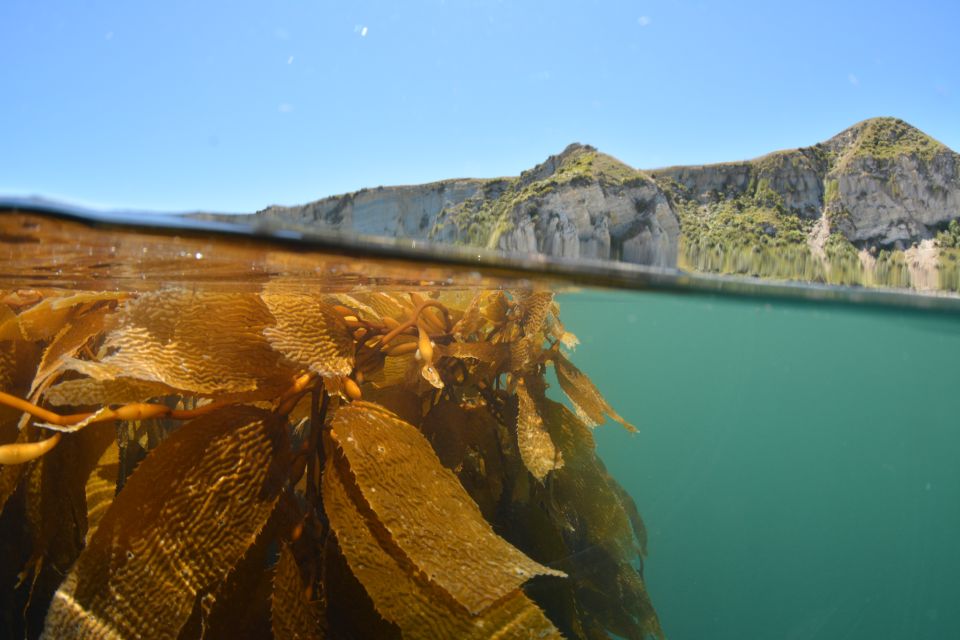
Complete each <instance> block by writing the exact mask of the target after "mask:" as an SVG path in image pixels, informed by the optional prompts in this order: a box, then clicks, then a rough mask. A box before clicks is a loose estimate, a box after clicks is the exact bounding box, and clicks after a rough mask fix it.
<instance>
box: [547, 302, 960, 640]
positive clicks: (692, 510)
mask: <svg viewBox="0 0 960 640" xmlns="http://www.w3.org/2000/svg"><path fill="white" fill-rule="evenodd" d="M559 302H560V308H561V310H562V317H563V319H564V322H565V323H566V325H567V327H568V328H569V329H570V330H571V331H573V332H574V333H576V334H577V336H578V337H579V338H580V340H581V343H582V345H581V347H580V348H579V349H578V350H577V351H576V352H575V356H574V361H575V362H576V364H577V365H578V366H579V367H581V368H582V369H583V371H584V372H585V373H587V374H588V375H589V376H590V377H591V378H592V379H593V381H594V382H595V383H596V384H597V387H598V388H600V389H601V390H602V391H603V393H604V394H605V396H606V397H607V399H608V400H609V401H610V403H611V404H612V405H613V406H614V407H615V408H616V409H617V410H618V411H619V412H620V413H621V414H622V415H624V416H625V417H626V418H627V419H629V420H631V421H633V422H634V424H636V425H637V426H638V428H639V433H637V434H628V433H626V432H625V431H623V430H622V429H621V428H620V427H619V426H618V425H616V424H613V423H611V424H607V425H605V426H603V427H600V428H598V429H597V430H596V431H595V436H596V439H597V442H598V448H599V451H600V454H601V457H602V458H603V460H604V461H605V463H606V464H607V466H608V469H609V470H610V471H611V473H612V474H613V475H614V476H615V477H616V478H617V479H618V481H619V482H620V483H621V484H623V485H624V487H625V488H626V489H627V490H628V491H629V492H630V494H631V495H632V496H633V498H634V499H635V501H636V503H637V505H638V507H639V509H640V512H641V514H642V515H643V518H644V520H645V522H646V525H647V528H648V533H649V556H648V557H647V559H646V562H645V566H644V569H645V577H646V579H647V582H648V588H649V590H650V594H651V597H652V599H653V602H654V605H655V606H656V608H657V610H658V613H659V615H660V620H661V622H662V624H663V628H664V631H665V632H666V634H667V637H668V638H670V639H671V640H702V639H711V640H723V639H727V638H729V639H742V638H768V639H776V640H792V639H798V640H799V639H807V640H809V639H812V638H830V639H841V638H842V639H850V640H857V639H861V638H862V639H868V638H869V639H871V640H875V639H877V638H912V639H930V640H944V639H947V638H960V607H958V606H957V603H958V602H960V581H958V580H957V576H958V575H960V544H958V540H960V464H958V460H960V420H958V413H960V317H958V316H957V315H948V314H944V313H922V312H916V311H907V310H898V309H885V308H877V307H869V308H857V307H855V306H852V305H824V304H812V303H796V302H786V301H783V300H774V299H767V300H765V299H749V298H722V297H695V296H682V295H672V294H665V293H630V292H615V291H600V290H586V291H581V292H578V293H568V294H564V295H561V296H559Z"/></svg>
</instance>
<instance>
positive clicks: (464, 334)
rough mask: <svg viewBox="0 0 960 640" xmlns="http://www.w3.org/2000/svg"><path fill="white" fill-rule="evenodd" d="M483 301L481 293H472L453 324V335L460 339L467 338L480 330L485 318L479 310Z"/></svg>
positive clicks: (464, 339)
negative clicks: (461, 313)
mask: <svg viewBox="0 0 960 640" xmlns="http://www.w3.org/2000/svg"><path fill="white" fill-rule="evenodd" d="M482 301H483V294H479V293H478V294H476V295H474V296H473V297H472V298H471V300H470V302H469V303H468V304H467V305H466V306H465V307H464V309H463V315H461V316H460V319H459V320H457V322H456V324H454V325H453V331H452V333H453V336H454V337H455V338H456V339H457V340H460V341H466V340H469V339H470V337H471V336H473V335H475V334H476V333H478V332H479V331H480V328H481V327H482V326H483V324H484V322H486V319H485V318H484V316H483V314H482V313H481V312H480V305H481V302H482Z"/></svg>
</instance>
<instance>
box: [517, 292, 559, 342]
mask: <svg viewBox="0 0 960 640" xmlns="http://www.w3.org/2000/svg"><path fill="white" fill-rule="evenodd" d="M514 299H515V300H516V302H517V306H518V307H519V309H520V313H521V318H523V320H522V326H523V335H525V336H535V335H536V334H538V333H539V332H541V331H543V325H544V323H545V322H546V319H547V314H548V313H549V312H550V307H551V305H552V304H553V293H551V292H549V291H531V292H526V293H520V294H514Z"/></svg>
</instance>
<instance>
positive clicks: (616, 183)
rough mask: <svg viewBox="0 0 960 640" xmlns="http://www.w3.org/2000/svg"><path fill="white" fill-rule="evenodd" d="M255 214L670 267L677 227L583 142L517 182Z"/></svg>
mask: <svg viewBox="0 0 960 640" xmlns="http://www.w3.org/2000/svg"><path fill="white" fill-rule="evenodd" d="M257 215H259V216H261V217H264V218H272V219H275V220H278V221H281V222H283V223H285V224H294V225H307V226H310V225H321V226H324V227H329V228H335V229H348V230H351V231H355V232H358V233H365V234H372V235H382V236H391V237H398V236H399V237H406V238H411V239H422V240H431V241H435V242H443V243H456V244H461V245H473V246H485V247H489V248H495V249H501V250H504V251H510V252H535V253H542V254H546V255H550V256H556V257H564V258H581V257H589V258H601V259H611V258H612V259H616V260H627V261H630V262H638V263H643V264H653V265H661V266H674V265H675V264H676V260H677V242H678V239H679V236H680V226H679V221H678V219H677V216H676V214H675V213H674V211H673V209H672V208H671V206H670V203H669V201H668V199H667V196H666V194H665V193H664V192H663V191H662V190H661V189H660V188H659V187H658V186H657V184H656V182H654V180H653V179H652V178H650V177H649V176H647V175H646V174H644V173H642V172H640V171H637V170H636V169H633V168H631V167H628V166H627V165H625V164H623V163H621V162H619V161H618V160H615V159H614V158H611V157H610V156H607V155H604V154H602V153H599V152H597V150H596V149H594V148H592V147H588V146H584V145H579V144H572V145H570V146H569V147H567V148H566V149H565V150H564V151H563V152H562V153H560V154H558V155H556V156H551V157H550V158H548V159H547V160H546V161H545V162H543V163H542V164H540V165H537V166H536V167H534V168H533V169H530V170H529V171H525V172H523V173H522V174H521V175H520V176H519V177H517V178H502V179H493V180H448V181H444V182H435V183H432V184H425V185H418V186H404V187H378V188H376V189H365V190H362V191H358V192H356V193H351V194H347V195H343V196H334V197H331V198H326V199H324V200H318V201H316V202H312V203H310V204H307V205H303V206H296V207H269V208H267V209H265V210H263V211H260V212H258V214H257Z"/></svg>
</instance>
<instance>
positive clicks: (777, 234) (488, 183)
mask: <svg viewBox="0 0 960 640" xmlns="http://www.w3.org/2000/svg"><path fill="white" fill-rule="evenodd" d="M258 215H260V216H263V217H266V218H273V219H276V220H277V221H278V222H282V223H283V224H292V225H301V226H309V227H312V226H317V225H319V226H324V227H328V228H333V229H343V230H348V231H353V232H358V233H363V234H370V235H380V236H401V237H407V238H413V239H419V240H430V241H435V242H442V243H456V244H461V245H469V246H485V247H488V248H494V249H500V250H504V251H514V252H516V251H519V252H534V253H541V254H545V255H550V256H557V257H565V258H598V259H614V260H624V261H629V262H636V263H640V264H649V265H660V266H677V265H678V264H679V266H681V267H682V268H687V269H692V270H700V271H714V272H726V273H741V274H749V275H758V276H770V277H778V278H793V279H808V280H819V281H825V282H837V283H846V284H888V285H894V286H905V285H906V284H909V283H910V282H911V281H913V283H914V285H915V286H920V283H921V282H923V283H929V282H930V281H938V278H939V279H940V280H942V278H940V277H939V276H938V274H937V273H932V274H931V273H930V271H931V270H934V271H936V270H938V269H944V268H954V269H956V268H957V267H950V266H949V265H946V266H944V264H945V263H944V262H943V259H942V258H943V255H945V254H943V253H942V252H941V251H940V249H939V248H938V247H940V246H941V244H942V243H940V242H939V241H936V240H935V238H936V236H937V234H938V233H942V232H943V229H945V228H946V227H947V224H948V223H949V222H950V221H951V220H953V219H956V218H958V217H960V156H958V155H957V154H956V153H954V152H952V151H951V150H950V149H948V148H947V147H945V146H944V145H942V144H940V143H939V142H936V141H935V140H933V139H932V138H930V137H929V136H927V135H925V134H923V133H922V132H920V131H918V130H917V129H915V128H913V127H911V126H910V125H908V124H907V123H905V122H903V121H901V120H896V119H894V118H876V119H873V120H866V121H864V122H861V123H858V124H856V125H854V126H852V127H850V128H849V129H847V130H845V131H843V132H842V133H840V134H838V135H836V136H834V137H833V138H831V139H830V140H828V141H826V142H823V143H820V144H816V145H814V146H811V147H806V148H802V149H793V150H787V151H777V152H774V153H771V154H768V155H766V156H763V157H760V158H757V159H755V160H749V161H742V162H731V163H723V164H715V165H704V166H684V167H668V168H664V169H656V170H652V171H647V172H642V171H638V170H636V169H633V168H631V167H628V166H627V165H625V164H623V163H621V162H619V161H618V160H616V159H614V158H611V157H610V156H607V155H604V154H602V153H599V152H598V151H597V150H596V149H593V148H592V147H588V146H584V145H579V144H573V145H570V146H569V147H567V149H565V150H564V151H563V152H562V153H560V154H558V155H556V156H551V157H550V158H548V159H547V160H546V161H545V162H543V163H542V164H540V165H537V166H536V167H534V168H533V169H530V170H529V171H525V172H524V173H523V174H521V175H520V176H519V177H516V178H499V179H492V180H447V181H443V182H436V183H432V184H425V185H418V186H404V187H379V188H376V189H365V190H362V191H358V192H356V193H351V194H346V195H342V196H334V197H330V198H326V199H323V200H318V201H316V202H313V203H310V204H307V205H303V206H295V207H276V206H275V207H269V208H267V209H265V210H263V211H261V212H259V213H258ZM923 242H926V245H924V246H927V249H925V250H924V251H920V250H919V246H920V244H921V243H923ZM930 247H932V249H931V248H930ZM956 250H957V251H960V248H958V249H956ZM931 252H932V253H931ZM921 255H922V256H925V257H924V258H923V259H922V260H921V259H920V258H917V257H916V256H921ZM931 255H932V256H933V257H932V258H931V257H930V256H931ZM952 260H953V262H952V264H960V256H954V257H953V258H952ZM921 263H922V264H921ZM924 270H926V271H924ZM941 275H942V274H941ZM958 277H960V276H958ZM924 286H926V285H924Z"/></svg>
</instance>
